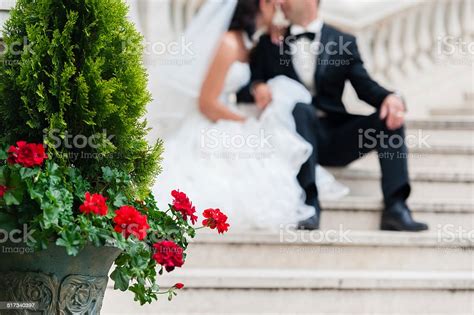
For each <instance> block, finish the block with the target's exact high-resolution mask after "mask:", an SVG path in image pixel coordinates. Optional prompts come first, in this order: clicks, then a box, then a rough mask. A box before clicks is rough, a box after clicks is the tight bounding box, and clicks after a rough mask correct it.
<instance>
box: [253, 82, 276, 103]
mask: <svg viewBox="0 0 474 315" xmlns="http://www.w3.org/2000/svg"><path fill="white" fill-rule="evenodd" d="M253 95H254V97H255V103H256V104H257V107H258V108H260V109H265V108H266V107H267V106H268V104H270V103H271V102H272V91H271V89H270V87H269V86H268V84H266V83H258V84H257V85H255V86H254V88H253Z"/></svg>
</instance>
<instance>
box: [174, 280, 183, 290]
mask: <svg viewBox="0 0 474 315" xmlns="http://www.w3.org/2000/svg"><path fill="white" fill-rule="evenodd" d="M174 287H175V288H176V289H178V290H181V289H182V288H184V284H182V283H181V282H178V283H176V284H175V285H174Z"/></svg>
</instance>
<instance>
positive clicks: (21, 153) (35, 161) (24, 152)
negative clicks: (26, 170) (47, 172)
mask: <svg viewBox="0 0 474 315" xmlns="http://www.w3.org/2000/svg"><path fill="white" fill-rule="evenodd" d="M16 145H17V146H16V147H15V146H13V145H12V146H11V147H10V149H9V150H8V160H7V161H8V163H9V164H20V165H21V166H23V167H34V166H41V165H43V162H44V160H46V159H47V158H48V156H47V155H46V153H45V151H44V146H43V145H42V144H35V143H26V141H18V142H17V143H16Z"/></svg>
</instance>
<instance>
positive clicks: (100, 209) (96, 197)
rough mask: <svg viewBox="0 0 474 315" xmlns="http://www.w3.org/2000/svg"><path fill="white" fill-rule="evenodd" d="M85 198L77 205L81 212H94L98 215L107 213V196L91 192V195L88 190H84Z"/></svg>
mask: <svg viewBox="0 0 474 315" xmlns="http://www.w3.org/2000/svg"><path fill="white" fill-rule="evenodd" d="M85 198H86V200H85V201H84V203H83V204H82V205H81V206H80V207H79V210H80V211H81V212H82V213H85V214H88V213H95V214H98V215H102V216H104V215H107V210H108V207H107V204H106V203H105V201H106V200H107V198H105V197H104V196H102V195H100V194H93V195H91V194H90V193H89V192H86V195H85Z"/></svg>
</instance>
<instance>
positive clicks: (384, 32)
mask: <svg viewBox="0 0 474 315" xmlns="http://www.w3.org/2000/svg"><path fill="white" fill-rule="evenodd" d="M387 41H388V27H386V25H380V28H379V29H378V30H377V31H376V34H375V39H374V44H373V45H374V48H373V52H374V53H373V56H374V72H375V73H376V74H377V76H378V77H381V78H383V79H384V80H387V79H388V78H387V68H388V66H389V63H390V61H389V58H388V49H387V48H388V47H387Z"/></svg>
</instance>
